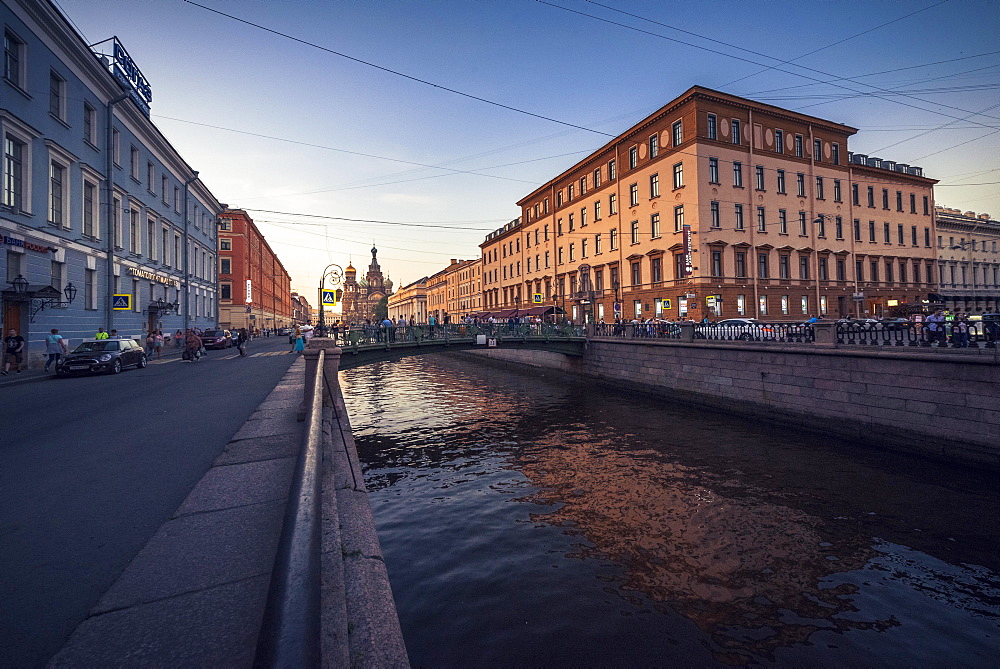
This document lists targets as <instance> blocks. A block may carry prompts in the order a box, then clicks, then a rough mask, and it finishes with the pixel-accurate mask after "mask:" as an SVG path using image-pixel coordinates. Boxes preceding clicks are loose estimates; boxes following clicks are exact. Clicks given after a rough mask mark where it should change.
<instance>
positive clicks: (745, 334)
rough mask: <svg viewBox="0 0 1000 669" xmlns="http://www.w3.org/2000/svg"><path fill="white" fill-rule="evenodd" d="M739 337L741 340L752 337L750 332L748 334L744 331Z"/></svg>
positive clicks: (748, 339)
mask: <svg viewBox="0 0 1000 669" xmlns="http://www.w3.org/2000/svg"><path fill="white" fill-rule="evenodd" d="M737 339H739V340H740V341H750V339H751V337H750V335H749V334H747V333H746V332H744V333H743V334H741V335H740V336H739V337H737Z"/></svg>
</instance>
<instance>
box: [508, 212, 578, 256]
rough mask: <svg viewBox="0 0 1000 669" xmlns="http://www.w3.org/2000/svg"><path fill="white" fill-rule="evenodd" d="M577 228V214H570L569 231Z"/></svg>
mask: <svg viewBox="0 0 1000 669" xmlns="http://www.w3.org/2000/svg"><path fill="white" fill-rule="evenodd" d="M575 229H576V218H575V216H574V215H573V214H570V215H569V231H570V232H573V230H575ZM513 253H514V252H513V251H511V255H513Z"/></svg>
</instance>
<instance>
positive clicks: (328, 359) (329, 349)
mask: <svg viewBox="0 0 1000 669" xmlns="http://www.w3.org/2000/svg"><path fill="white" fill-rule="evenodd" d="M320 349H323V350H324V351H326V355H325V356H324V361H323V367H324V369H323V374H324V376H325V377H326V379H325V381H324V384H323V406H328V407H329V406H334V402H333V397H332V396H331V395H330V393H331V392H332V391H333V390H334V389H335V388H336V387H337V375H338V373H339V372H340V355H341V353H343V349H342V348H340V347H339V346H337V344H336V342H334V341H333V340H332V339H317V338H316V337H313V338H312V339H310V340H309V343H308V344H306V350H305V351H304V353H305V354H306V392H307V393H308V392H309V389H308V387H309V379H311V378H312V376H310V373H311V371H312V370H313V369H315V366H316V362H315V357H316V356H318V355H319V351H320ZM310 352H312V355H313V362H312V367H310V362H309V360H310V359H309V353H310ZM305 399H306V401H308V400H309V399H311V398H309V397H306V398H305Z"/></svg>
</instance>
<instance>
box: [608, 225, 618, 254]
mask: <svg viewBox="0 0 1000 669" xmlns="http://www.w3.org/2000/svg"><path fill="white" fill-rule="evenodd" d="M608 243H609V244H610V246H611V250H612V251H617V250H618V228H611V229H610V230H609V231H608Z"/></svg>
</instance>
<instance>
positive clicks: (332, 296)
mask: <svg viewBox="0 0 1000 669" xmlns="http://www.w3.org/2000/svg"><path fill="white" fill-rule="evenodd" d="M323 306H326V307H335V306H337V291H335V290H324V291H323Z"/></svg>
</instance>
